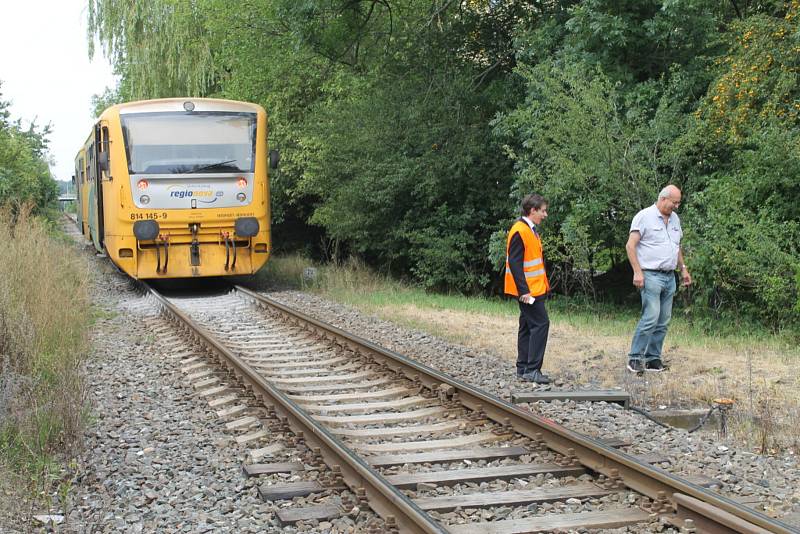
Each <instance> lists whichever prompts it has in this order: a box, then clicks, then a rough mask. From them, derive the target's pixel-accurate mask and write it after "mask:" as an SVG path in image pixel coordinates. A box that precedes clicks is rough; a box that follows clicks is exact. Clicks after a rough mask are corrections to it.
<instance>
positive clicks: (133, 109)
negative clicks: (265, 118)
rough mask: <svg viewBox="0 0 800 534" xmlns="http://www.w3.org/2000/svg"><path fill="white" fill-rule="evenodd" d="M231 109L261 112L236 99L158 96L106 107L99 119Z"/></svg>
mask: <svg viewBox="0 0 800 534" xmlns="http://www.w3.org/2000/svg"><path fill="white" fill-rule="evenodd" d="M191 110H194V111H231V112H239V113H242V112H245V113H247V112H249V113H258V112H259V111H261V112H263V111H264V110H263V108H262V107H261V106H259V105H258V104H251V103H249V102H238V101H236V100H223V99H219V98H192V97H180V98H159V99H155V100H138V101H135V102H126V103H124V104H117V105H114V106H111V107H109V108H107V109H106V110H105V111H103V113H102V114H101V115H100V119H104V118H107V117H108V115H111V114H112V113H115V112H118V113H119V114H121V115H125V114H128V113H147V112H161V111H191Z"/></svg>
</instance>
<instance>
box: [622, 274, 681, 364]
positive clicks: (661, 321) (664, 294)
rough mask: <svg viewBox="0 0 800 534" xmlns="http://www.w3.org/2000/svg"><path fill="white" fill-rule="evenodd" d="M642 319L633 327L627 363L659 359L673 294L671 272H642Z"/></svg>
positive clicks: (672, 275)
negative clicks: (634, 328) (634, 329)
mask: <svg viewBox="0 0 800 534" xmlns="http://www.w3.org/2000/svg"><path fill="white" fill-rule="evenodd" d="M641 293H642V318H641V319H639V324H637V325H636V331H635V332H634V334H633V342H632V343H631V352H630V354H629V355H628V357H629V358H630V359H631V360H641V361H642V363H645V364H646V363H647V362H649V361H653V360H658V359H660V358H661V348H662V347H663V345H664V337H665V336H666V335H667V325H668V324H669V320H670V318H672V296H673V295H674V294H675V273H673V272H668V273H662V272H659V271H644V288H642V291H641Z"/></svg>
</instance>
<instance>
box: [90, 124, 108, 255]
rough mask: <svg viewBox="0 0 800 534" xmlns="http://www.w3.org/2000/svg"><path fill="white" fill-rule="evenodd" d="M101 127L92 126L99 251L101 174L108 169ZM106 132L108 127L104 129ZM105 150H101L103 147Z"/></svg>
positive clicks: (102, 229)
mask: <svg viewBox="0 0 800 534" xmlns="http://www.w3.org/2000/svg"><path fill="white" fill-rule="evenodd" d="M102 131H103V129H102V128H101V127H100V124H99V123H98V124H96V125H95V127H94V143H93V153H94V167H95V169H94V171H95V190H96V200H97V240H96V241H95V247H96V248H97V250H99V251H101V252H102V251H103V249H104V248H105V242H104V241H105V235H106V232H105V216H104V213H103V175H104V170H107V169H108V145H107V143H108V139H106V140H105V141H104V140H103V135H102ZM105 131H106V133H107V132H108V129H105ZM104 148H105V149H106V150H103V149H104Z"/></svg>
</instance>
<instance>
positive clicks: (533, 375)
mask: <svg viewBox="0 0 800 534" xmlns="http://www.w3.org/2000/svg"><path fill="white" fill-rule="evenodd" d="M522 379H523V380H527V381H528V382H533V383H534V384H549V383H550V382H552V380H550V377H549V376H547V375H543V374H542V373H541V371H531V372H530V373H527V374H525V375H523V376H522Z"/></svg>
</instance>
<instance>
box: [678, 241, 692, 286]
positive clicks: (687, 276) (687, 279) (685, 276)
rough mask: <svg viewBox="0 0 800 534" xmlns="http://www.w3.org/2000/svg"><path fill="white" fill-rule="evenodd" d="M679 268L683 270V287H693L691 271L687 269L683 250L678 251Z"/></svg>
mask: <svg viewBox="0 0 800 534" xmlns="http://www.w3.org/2000/svg"><path fill="white" fill-rule="evenodd" d="M678 268H679V269H680V270H681V278H682V279H683V285H685V286H690V285H692V275H690V274H689V269H688V268H687V267H686V263H684V261H683V249H681V248H679V249H678Z"/></svg>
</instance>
